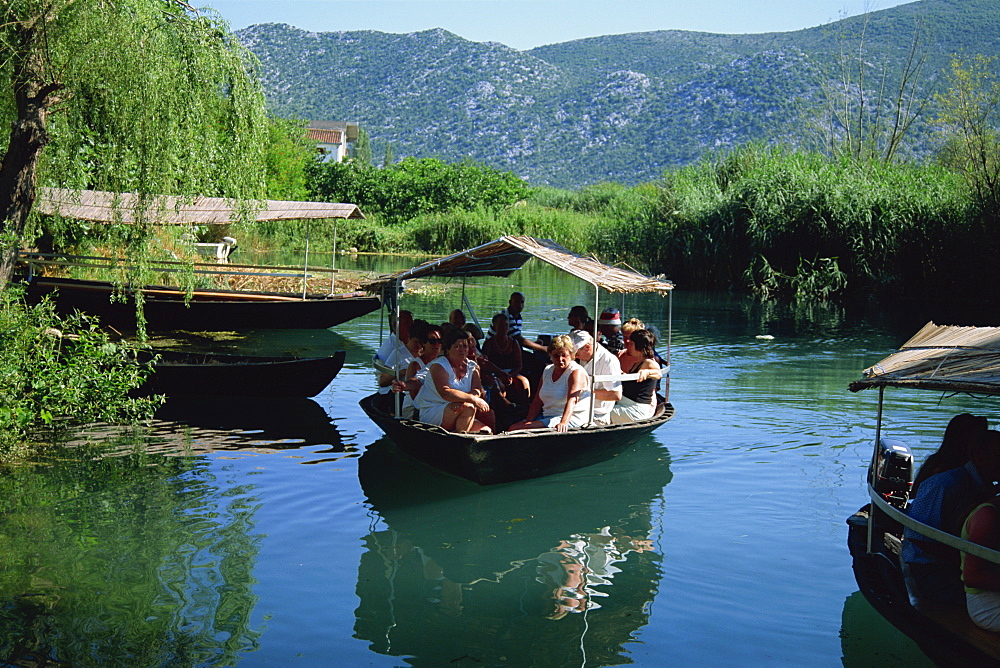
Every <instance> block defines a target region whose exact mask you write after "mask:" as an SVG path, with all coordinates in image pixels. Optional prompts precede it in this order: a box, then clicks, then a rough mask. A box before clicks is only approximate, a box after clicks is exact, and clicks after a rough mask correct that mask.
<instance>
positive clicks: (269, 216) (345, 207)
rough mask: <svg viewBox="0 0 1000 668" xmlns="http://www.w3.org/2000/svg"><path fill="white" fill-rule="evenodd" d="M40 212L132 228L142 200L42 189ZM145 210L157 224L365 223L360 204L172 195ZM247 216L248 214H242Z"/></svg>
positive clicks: (132, 196) (155, 200)
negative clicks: (343, 220) (341, 220)
mask: <svg viewBox="0 0 1000 668" xmlns="http://www.w3.org/2000/svg"><path fill="white" fill-rule="evenodd" d="M241 207H242V208H241ZM258 207H259V208H258ZM35 209H36V210H37V211H38V212H40V213H44V214H49V215H59V216H63V217H65V218H76V219H78V220H89V221H94V222H100V223H126V224H131V223H135V222H136V220H137V218H138V216H137V212H138V211H139V197H138V195H136V194H135V193H113V192H106V191H101V190H69V189H66V188H39V189H38V198H37V200H36V201H35ZM142 211H143V216H142V217H143V218H145V219H146V221H147V222H151V223H155V224H158V225H224V224H226V223H236V222H249V221H258V222H259V221H264V220H310V219H317V218H364V215H363V214H362V213H361V209H359V208H358V206H357V205H356V204H337V203H331V202H292V201H282V200H262V201H250V202H244V203H240V202H238V201H236V200H232V199H226V198H223V197H177V196H173V195H154V196H151V197H150V198H149V201H148V203H146V204H145V208H144V209H143V210H142ZM244 213H245V214H247V215H242V214H244Z"/></svg>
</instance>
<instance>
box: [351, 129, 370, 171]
mask: <svg viewBox="0 0 1000 668" xmlns="http://www.w3.org/2000/svg"><path fill="white" fill-rule="evenodd" d="M354 159H355V160H357V161H358V162H363V163H364V164H366V165H370V164H372V140H371V138H369V137H368V133H367V132H366V131H365V129H364V128H358V141H356V142H355V143H354Z"/></svg>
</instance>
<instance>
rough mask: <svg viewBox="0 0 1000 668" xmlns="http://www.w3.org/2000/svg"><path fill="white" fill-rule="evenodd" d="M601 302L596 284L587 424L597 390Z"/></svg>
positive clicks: (589, 422)
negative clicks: (598, 333)
mask: <svg viewBox="0 0 1000 668" xmlns="http://www.w3.org/2000/svg"><path fill="white" fill-rule="evenodd" d="M600 302H601V289H600V288H599V287H598V286H596V285H595V286H594V332H593V337H594V340H593V341H592V342H591V344H590V348H591V351H590V417H589V418H588V419H587V424H593V423H594V402H596V401H597V397H596V396H594V394H595V393H596V392H597V380H596V377H597V346H599V345H601V344H600V343H598V342H597V320H598V318H600V311H598V310H597V305H598V304H599V303H600Z"/></svg>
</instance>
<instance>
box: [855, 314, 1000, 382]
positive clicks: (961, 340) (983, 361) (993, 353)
mask: <svg viewBox="0 0 1000 668" xmlns="http://www.w3.org/2000/svg"><path fill="white" fill-rule="evenodd" d="M889 386H892V387H911V388H916V389H925V390H939V391H952V392H973V393H978V394H1000V327H959V326H953V325H935V324H934V323H933V322H928V323H927V324H926V325H924V326H923V328H922V329H921V330H920V331H919V332H917V333H916V334H915V335H914V336H913V337H912V338H911V339H910V340H909V341H907V342H906V343H904V344H903V345H902V347H900V349H899V350H898V351H897V352H895V353H893V354H891V355H889V356H888V357H886V358H885V359H884V360H882V361H881V362H879V363H878V364H875V365H873V366H871V367H869V368H867V369H865V370H864V377H862V378H861V379H860V380H856V381H854V382H853V383H851V385H850V389H851V391H852V392H857V391H858V390H864V389H867V388H870V387H889Z"/></svg>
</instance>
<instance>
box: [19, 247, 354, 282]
mask: <svg viewBox="0 0 1000 668" xmlns="http://www.w3.org/2000/svg"><path fill="white" fill-rule="evenodd" d="M18 260H19V261H21V262H23V263H25V264H26V265H28V266H29V267H32V266H56V267H81V268H86V269H116V268H120V267H122V266H123V265H127V264H128V260H126V259H125V258H112V257H103V256H99V255H66V254H65V253H29V252H21V253H20V254H19V255H18ZM149 265H150V268H152V269H155V270H156V271H159V272H164V273H177V272H181V271H183V272H187V271H188V269H187V268H188V267H195V269H194V270H193V273H195V274H220V275H229V276H242V275H246V274H248V272H247V271H233V270H259V271H263V272H268V273H258V271H254V272H253V273H252V275H253V276H270V277H279V278H302V277H303V275H304V274H303V270H302V268H301V267H288V266H283V265H262V264H236V263H232V262H230V263H227V264H226V265H225V269H222V268H220V265H219V264H218V263H215V262H184V261H181V260H151V261H150V262H149ZM175 267H176V268H175ZM198 267H201V269H198ZM278 272H280V273H278ZM291 272H294V273H291ZM340 272H341V270H340V269H331V268H330V267H308V268H307V273H306V274H305V275H307V276H308V275H310V274H312V273H317V274H324V273H326V274H329V273H340Z"/></svg>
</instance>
